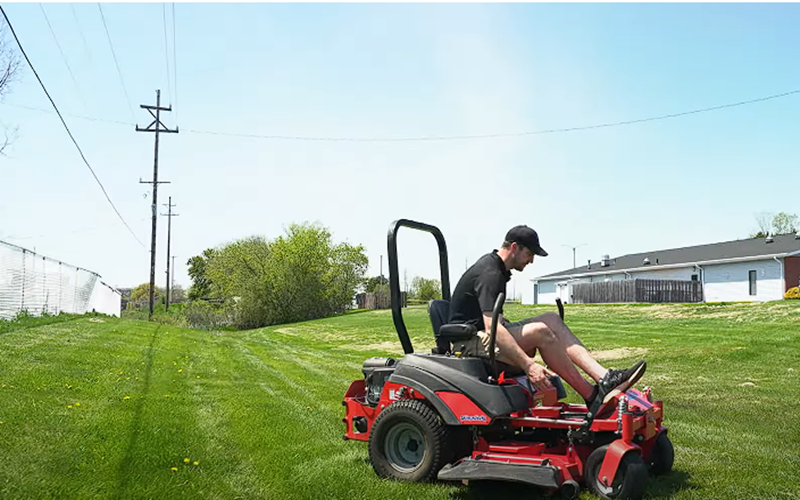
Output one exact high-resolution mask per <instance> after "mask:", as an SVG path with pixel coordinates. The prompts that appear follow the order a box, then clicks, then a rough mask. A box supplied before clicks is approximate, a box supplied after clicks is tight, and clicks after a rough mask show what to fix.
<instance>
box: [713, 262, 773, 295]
mask: <svg viewBox="0 0 800 500" xmlns="http://www.w3.org/2000/svg"><path fill="white" fill-rule="evenodd" d="M703 269H704V270H705V295H706V297H705V299H706V302H721V301H726V302H727V301H741V300H745V301H748V300H755V301H767V300H780V299H782V298H783V275H782V274H781V264H779V263H778V262H776V261H775V260H772V259H770V260H758V261H751V262H735V263H731V264H718V265H712V266H703ZM749 271H756V295H755V296H753V295H750V281H749Z"/></svg>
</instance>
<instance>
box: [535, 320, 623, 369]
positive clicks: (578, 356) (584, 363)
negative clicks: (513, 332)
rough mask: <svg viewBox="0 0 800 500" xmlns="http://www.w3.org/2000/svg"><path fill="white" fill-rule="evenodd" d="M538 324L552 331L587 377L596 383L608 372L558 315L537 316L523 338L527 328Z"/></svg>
mask: <svg viewBox="0 0 800 500" xmlns="http://www.w3.org/2000/svg"><path fill="white" fill-rule="evenodd" d="M537 324H544V325H546V326H547V328H548V329H549V330H550V331H552V332H553V333H554V334H555V336H556V338H558V340H559V341H560V342H561V343H562V344H563V345H564V349H565V350H566V353H567V356H569V359H570V360H571V361H572V362H573V363H575V364H576V365H578V367H579V368H580V369H581V370H583V371H584V372H586V374H587V375H589V376H590V377H592V379H594V380H595V381H598V380H600V379H601V378H603V376H604V375H605V374H606V372H607V371H608V370H607V369H606V368H604V367H603V366H602V365H600V363H598V362H597V360H595V359H594V358H593V357H592V355H591V354H590V353H589V351H588V350H587V349H586V347H585V346H584V345H583V342H581V341H580V339H578V337H576V336H575V334H574V333H572V330H570V329H569V327H568V326H567V325H566V324H564V322H563V321H562V320H561V317H560V316H559V315H558V314H556V313H545V314H542V315H540V316H536V317H535V318H531V320H530V323H527V324H526V325H525V326H524V327H523V336H524V334H525V328H529V327H530V326H531V325H537Z"/></svg>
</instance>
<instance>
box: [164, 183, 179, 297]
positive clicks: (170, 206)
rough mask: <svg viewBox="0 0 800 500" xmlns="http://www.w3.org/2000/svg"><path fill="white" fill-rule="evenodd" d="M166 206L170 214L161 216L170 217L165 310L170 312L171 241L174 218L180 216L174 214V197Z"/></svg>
mask: <svg viewBox="0 0 800 500" xmlns="http://www.w3.org/2000/svg"><path fill="white" fill-rule="evenodd" d="M164 206H165V207H169V211H168V213H166V214H161V215H163V216H165V217H169V219H167V297H166V299H164V300H165V303H164V309H166V310H167V311H169V302H170V294H169V289H170V280H169V276H170V268H169V247H170V241H172V218H173V217H176V216H178V215H180V214H173V213H172V207H174V206H176V205H173V204H172V196H170V197H169V203H164Z"/></svg>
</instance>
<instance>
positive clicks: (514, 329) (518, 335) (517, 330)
mask: <svg viewBox="0 0 800 500" xmlns="http://www.w3.org/2000/svg"><path fill="white" fill-rule="evenodd" d="M535 320H536V319H535V318H526V319H523V320H522V321H514V322H511V321H506V322H504V323H503V326H505V327H506V330H508V333H510V334H511V336H512V337H514V340H516V341H517V344H519V343H520V340H521V339H522V327H524V326H525V325H527V324H528V323H533V322H534V321H535ZM490 342H491V336H490V334H489V332H487V331H485V330H480V331H479V332H478V335H477V336H476V337H475V338H474V339H472V340H470V341H468V342H465V343H464V344H463V350H462V351H461V355H462V356H471V357H476V358H488V357H489V343H490ZM535 354H536V353H535V352H534V353H532V354H531V357H533V355H535ZM494 355H495V359H497V361H500V362H502V363H507V364H514V363H513V362H512V361H511V358H509V357H507V356H505V355H504V353H503V351H502V349H500V346H499V345H497V342H495V346H494Z"/></svg>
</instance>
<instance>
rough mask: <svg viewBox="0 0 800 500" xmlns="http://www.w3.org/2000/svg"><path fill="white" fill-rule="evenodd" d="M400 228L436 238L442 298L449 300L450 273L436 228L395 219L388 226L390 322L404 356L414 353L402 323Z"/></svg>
mask: <svg viewBox="0 0 800 500" xmlns="http://www.w3.org/2000/svg"><path fill="white" fill-rule="evenodd" d="M401 227H409V228H411V229H418V230H420V231H425V232H428V233H431V234H432V235H433V236H434V238H436V243H437V244H438V245H439V270H440V271H441V282H442V298H443V299H444V300H447V301H449V300H450V271H449V269H448V265H447V245H446V244H445V242H444V235H442V232H441V231H439V228H437V227H436V226H431V225H430V224H425V223H422V222H417V221H413V220H409V219H397V220H396V221H394V222H392V223H391V224H390V225H389V235H388V240H389V241H388V245H389V291H390V292H391V297H392V320H394V328H395V330H397V336H398V337H400V343H401V344H402V345H403V351H404V352H405V353H406V354H411V353H413V352H414V347H413V346H412V345H411V338H410V337H409V336H408V330H407V329H406V324H405V322H404V321H403V311H402V305H403V304H402V301H401V300H400V298H401V297H400V275H399V273H398V267H397V231H398V230H399V229H400V228H401Z"/></svg>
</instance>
